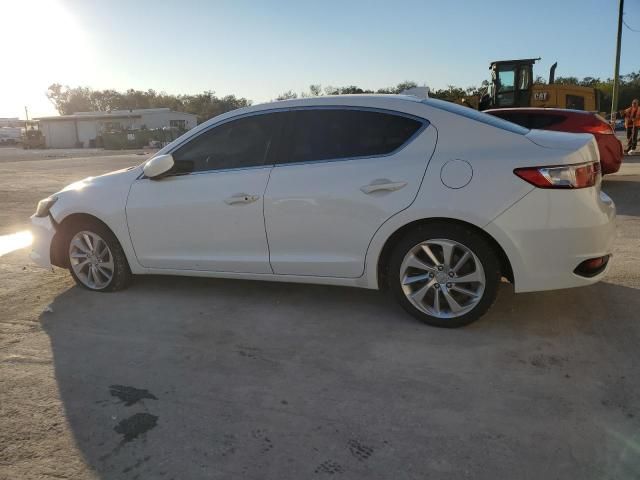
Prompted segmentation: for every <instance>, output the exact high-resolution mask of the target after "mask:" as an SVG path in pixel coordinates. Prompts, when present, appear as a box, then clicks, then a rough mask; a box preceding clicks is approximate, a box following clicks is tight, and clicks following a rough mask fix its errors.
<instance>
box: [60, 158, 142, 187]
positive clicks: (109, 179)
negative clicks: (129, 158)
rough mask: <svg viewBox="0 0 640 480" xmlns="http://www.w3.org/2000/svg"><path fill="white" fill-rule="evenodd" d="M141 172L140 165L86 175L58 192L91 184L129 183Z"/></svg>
mask: <svg viewBox="0 0 640 480" xmlns="http://www.w3.org/2000/svg"><path fill="white" fill-rule="evenodd" d="M140 173H142V166H140V165H138V166H135V167H129V168H123V169H121V170H115V171H113V172H109V173H105V174H104V175H98V176H97V177H87V178H84V179H82V180H80V181H77V182H74V183H72V184H70V185H67V186H66V187H64V188H63V189H62V190H60V192H58V193H62V192H67V191H71V190H73V191H77V190H84V189H85V188H87V187H91V186H102V185H116V184H120V183H125V184H130V183H131V182H133V181H134V180H135V179H136V178H137V177H138V176H139V175H140Z"/></svg>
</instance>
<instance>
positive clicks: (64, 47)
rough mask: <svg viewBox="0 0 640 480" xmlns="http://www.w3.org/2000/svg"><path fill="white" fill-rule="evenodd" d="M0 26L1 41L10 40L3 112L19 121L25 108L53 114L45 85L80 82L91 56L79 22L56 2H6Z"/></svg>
mask: <svg viewBox="0 0 640 480" xmlns="http://www.w3.org/2000/svg"><path fill="white" fill-rule="evenodd" d="M0 25H1V27H2V35H3V38H7V39H10V40H11V46H10V48H6V49H5V50H4V51H3V61H2V63H3V66H4V69H6V70H5V74H4V75H3V78H2V80H0V106H1V107H2V110H3V111H4V110H5V109H7V112H6V113H7V114H8V113H10V112H14V113H13V115H12V116H16V115H20V116H21V117H22V116H23V113H24V106H25V105H26V106H28V107H29V109H30V110H31V112H32V113H33V114H34V115H36V116H37V115H42V114H53V109H52V106H51V105H50V104H49V102H48V100H47V98H46V96H45V92H46V90H47V87H48V86H49V85H50V84H51V83H54V82H59V83H63V84H65V83H69V84H71V85H78V84H82V83H83V82H84V81H85V80H84V79H85V78H86V75H87V72H88V71H91V64H92V58H91V57H92V55H91V53H90V48H89V46H88V44H89V42H88V38H87V35H86V33H85V32H84V31H83V29H82V28H81V25H80V22H79V21H78V19H77V18H76V17H75V16H74V15H72V13H71V12H70V9H69V6H68V5H67V4H65V2H63V1H60V0H31V1H21V0H5V1H2V16H1V18H0ZM9 109H10V111H9ZM0 116H2V115H1V114H0Z"/></svg>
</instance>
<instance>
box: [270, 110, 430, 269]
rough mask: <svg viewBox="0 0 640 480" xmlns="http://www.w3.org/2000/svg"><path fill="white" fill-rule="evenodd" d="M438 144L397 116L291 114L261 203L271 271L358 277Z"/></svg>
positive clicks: (424, 124)
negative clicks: (372, 245)
mask: <svg viewBox="0 0 640 480" xmlns="http://www.w3.org/2000/svg"><path fill="white" fill-rule="evenodd" d="M435 144H436V133H435V129H434V128H433V127H430V126H429V122H428V121H426V120H424V119H420V118H417V117H412V116H407V115H403V114H400V113H397V112H389V111H378V110H368V109H352V108H334V107H332V108H316V109H313V108H312V109H303V110H297V111H293V112H291V113H290V114H289V119H288V127H287V131H286V134H285V135H283V145H282V146H283V149H284V151H283V152H282V155H279V156H278V158H279V159H281V161H280V162H279V163H278V164H276V166H275V167H274V168H273V170H272V171H271V176H270V179H269V184H268V187H267V191H266V192H265V199H264V209H265V225H266V229H267V238H268V241H269V252H270V262H271V267H272V269H273V271H274V273H276V274H284V275H312V276H331V277H347V278H356V277H359V276H361V275H362V274H363V272H364V260H365V255H366V252H367V247H368V245H369V242H370V241H371V238H372V237H373V235H374V233H375V232H376V230H377V229H378V228H379V227H380V226H381V225H382V224H383V223H384V221H385V220H387V219H388V218H389V217H391V216H392V215H394V214H395V213H397V212H399V211H400V210H403V209H404V208H406V207H408V206H409V205H410V204H411V202H412V201H413V200H414V198H415V197H416V194H417V192H418V189H419V187H420V184H421V182H422V178H423V175H424V172H425V169H426V166H427V163H428V161H429V159H430V157H431V155H432V153H433V150H434V148H435Z"/></svg>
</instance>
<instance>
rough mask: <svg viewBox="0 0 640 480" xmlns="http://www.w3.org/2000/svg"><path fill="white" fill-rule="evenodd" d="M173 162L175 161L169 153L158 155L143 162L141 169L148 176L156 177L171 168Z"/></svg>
mask: <svg viewBox="0 0 640 480" xmlns="http://www.w3.org/2000/svg"><path fill="white" fill-rule="evenodd" d="M174 163H175V162H174V161H173V156H172V155H171V154H168V155H158V156H157V157H153V158H152V159H151V160H149V161H148V162H147V163H145V164H144V167H142V171H143V172H144V174H145V176H146V177H148V178H158V177H160V176H161V175H163V174H165V173H167V172H168V171H169V170H171V169H172V168H173V165H174Z"/></svg>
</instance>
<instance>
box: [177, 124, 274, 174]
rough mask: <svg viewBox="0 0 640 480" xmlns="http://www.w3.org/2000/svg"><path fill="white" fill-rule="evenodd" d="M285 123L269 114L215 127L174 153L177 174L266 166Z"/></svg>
mask: <svg viewBox="0 0 640 480" xmlns="http://www.w3.org/2000/svg"><path fill="white" fill-rule="evenodd" d="M281 119H282V113H269V114H262V115H252V116H249V117H244V118H240V119H238V120H231V121H229V122H226V123H224V124H222V125H220V126H218V127H213V128H212V129H211V130H209V131H207V132H205V133H203V134H201V135H198V136H197V137H196V138H194V139H193V140H191V141H189V142H188V143H186V144H185V145H183V146H181V147H180V148H178V149H177V150H176V151H175V152H173V158H174V161H175V163H176V166H175V167H174V168H175V170H176V173H187V172H204V171H209V170H222V169H231V168H246V167H255V166H260V165H264V164H265V162H266V159H267V156H268V154H269V150H270V147H271V143H272V140H273V138H274V136H275V135H276V134H277V132H278V129H279V125H280V122H281Z"/></svg>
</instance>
